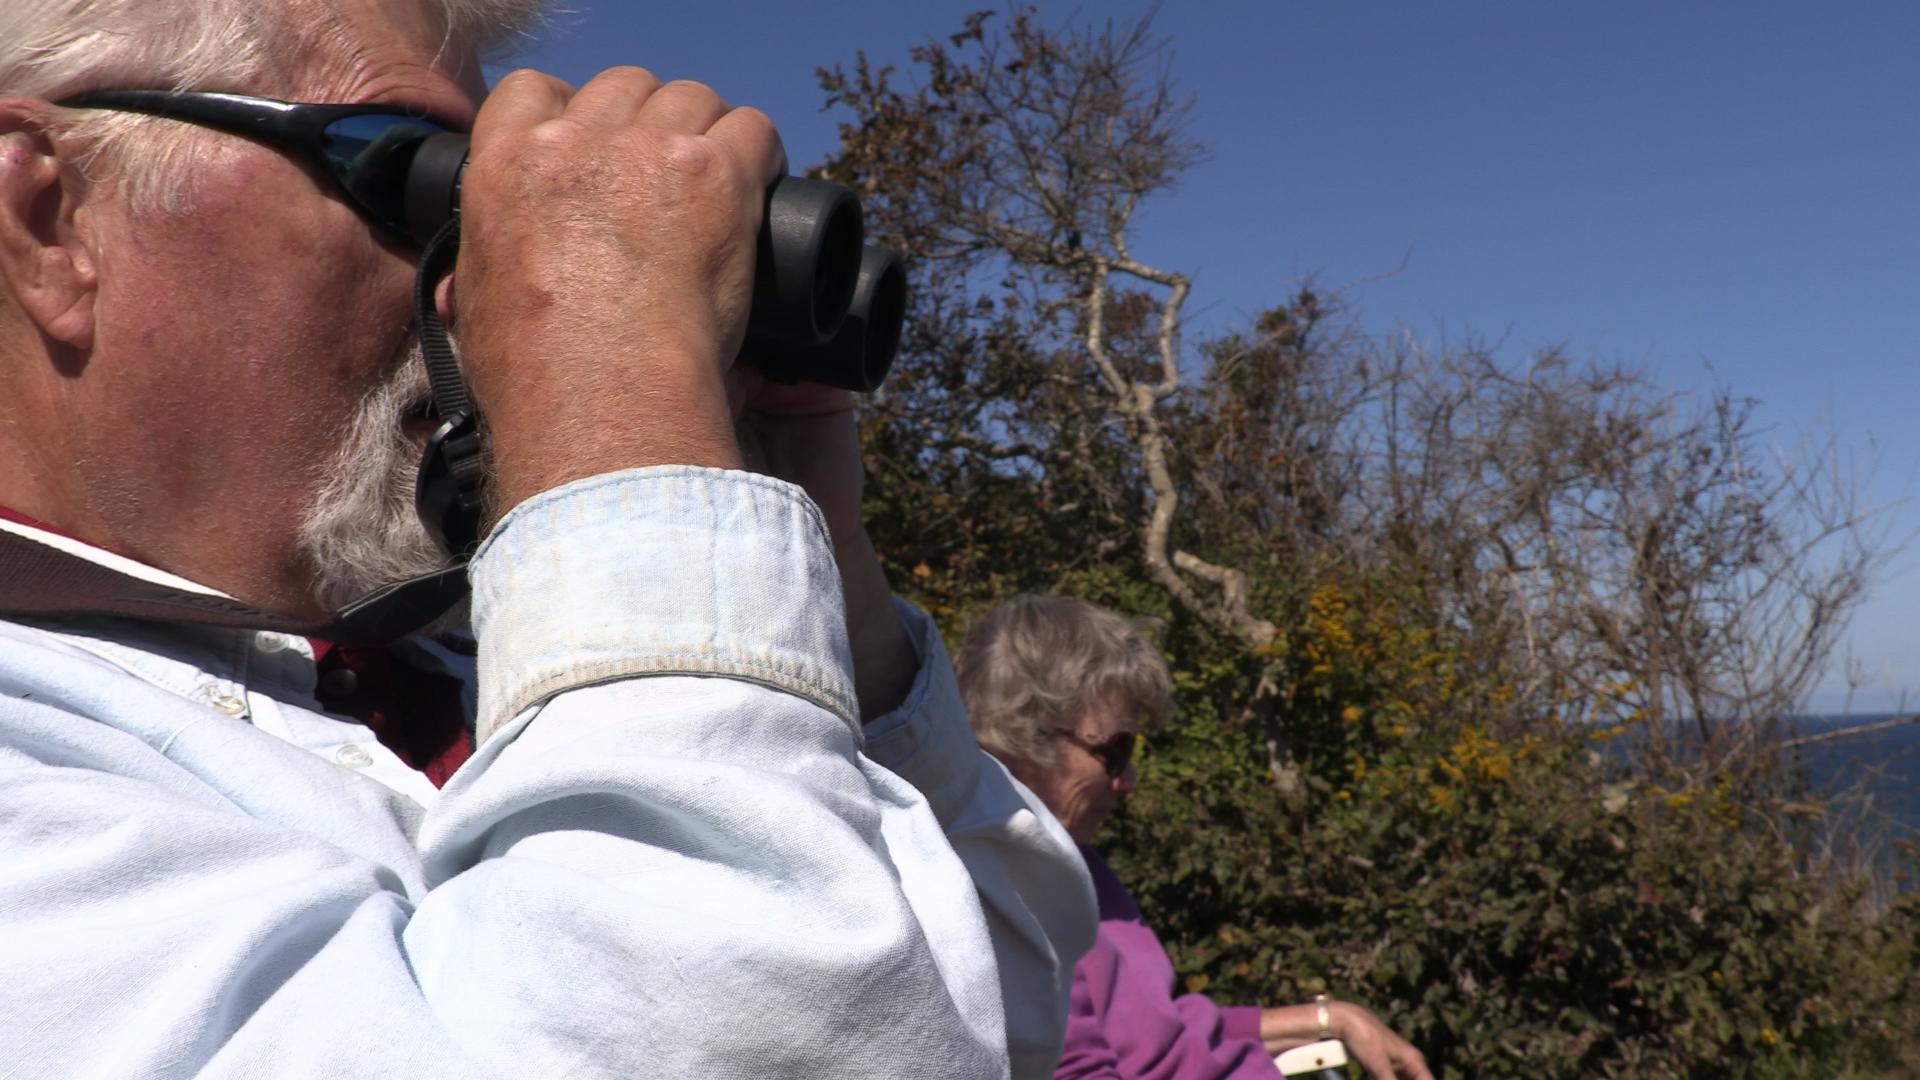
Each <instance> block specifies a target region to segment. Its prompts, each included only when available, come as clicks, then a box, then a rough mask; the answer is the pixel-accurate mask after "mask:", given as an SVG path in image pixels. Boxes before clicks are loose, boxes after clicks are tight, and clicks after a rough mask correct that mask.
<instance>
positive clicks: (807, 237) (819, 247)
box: [405, 132, 907, 393]
mask: <svg viewBox="0 0 1920 1080" xmlns="http://www.w3.org/2000/svg"><path fill="white" fill-rule="evenodd" d="M466 167H467V136H465V135H461V134H455V133H451V132H449V133H446V134H440V135H434V136H432V137H430V138H428V139H426V140H425V141H424V142H422V143H421V144H420V147H419V149H418V151H416V152H415V153H414V155H413V158H412V161H411V162H410V163H409V165H408V168H407V175H406V194H405V206H406V225H407V228H408V229H409V230H411V231H412V232H413V234H414V236H415V237H416V238H417V239H419V240H420V241H421V242H422V243H423V244H424V243H425V242H427V241H428V240H430V239H431V238H432V237H433V235H434V234H435V233H436V232H438V231H439V230H440V228H441V226H443V225H445V224H446V222H447V221H448V220H450V219H451V218H453V217H454V216H455V215H457V214H458V213H459V207H460V180H461V176H462V174H463V173H464V172H465V170H466ZM758 244H759V250H758V252H757V258H756V260H755V265H754V282H753V307H752V311H751V314H750V315H749V316H748V319H747V337H746V342H745V344H744V345H743V346H742V348H741V352H740V362H742V363H745V364H749V365H752V366H753V367H755V368H758V369H759V370H760V371H761V372H762V373H763V374H765V375H766V376H767V377H768V378H771V379H775V380H778V381H780V382H787V383H793V382H803V381H804V382H816V383H824V384H826V385H828V386H837V387H841V388H842V389H846V390H854V391H859V392H861V393H866V392H870V391H872V390H874V389H875V388H876V387H878V386H879V385H880V383H881V381H882V380H883V379H885V378H886V376H887V370H888V369H889V368H891V367H892V366H893V357H894V354H895V353H896V352H897V351H898V350H899V347H900V327H901V324H902V322H903V321H904V319H905V317H906V306H907V277H906V271H905V269H904V268H903V267H902V265H901V262H900V256H898V255H896V254H894V253H893V252H891V251H888V250H886V249H885V248H879V247H874V246H872V245H869V244H867V243H865V239H864V230H863V226H862V224H861V218H860V200H859V199H858V198H856V197H855V196H854V194H853V192H851V191H849V190H847V189H846V188H844V187H841V186H840V185H839V184H832V183H828V182H826V181H824V180H810V179H807V178H805V177H798V176H786V177H782V178H781V179H780V180H778V181H777V182H775V184H774V185H773V187H772V188H771V189H770V190H769V191H768V192H767V208H766V217H765V219H764V220H763V221H762V223H761V226H760V235H759V238H758Z"/></svg>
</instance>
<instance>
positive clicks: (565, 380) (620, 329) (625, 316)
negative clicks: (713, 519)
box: [453, 68, 786, 513]
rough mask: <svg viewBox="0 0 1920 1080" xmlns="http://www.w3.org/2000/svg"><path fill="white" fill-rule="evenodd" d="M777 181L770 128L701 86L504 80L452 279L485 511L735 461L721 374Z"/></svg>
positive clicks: (478, 157)
mask: <svg viewBox="0 0 1920 1080" xmlns="http://www.w3.org/2000/svg"><path fill="white" fill-rule="evenodd" d="M785 170H786V159H785V154H784V152H783V151H782V149H781V146H780V138H779V136H778V134H776V133H775V132H774V130H773V125H772V124H771V123H770V122H769V121H768V120H767V118H766V116H764V115H763V114H761V113H760V112H758V111H756V110H753V109H745V108H742V109H731V108H729V107H728V106H727V103H726V102H724V101H722V100H721V99H720V98H719V97H718V96H717V95H715V94H714V92H713V91H712V90H709V89H708V88H706V87H705V86H701V85H699V84H697V83H688V82H673V83H667V84H665V85H662V84H661V83H660V82H659V80H657V79H655V78H654V77H653V76H652V75H651V74H649V73H648V72H646V71H643V70H641V69H639V68H615V69H612V70H610V71H607V72H605V73H603V74H601V75H600V76H598V77H597V78H595V79H594V80H593V81H592V82H589V83H588V84H587V85H586V86H584V87H582V88H580V89H579V90H578V91H577V92H576V91H574V90H573V89H572V88H571V87H569V86H568V85H567V84H565V83H563V82H561V81H559V80H558V79H554V78H552V77H550V76H547V75H542V74H540V73H538V72H533V71H516V72H514V73H512V74H511V75H508V76H507V77H506V78H505V79H502V80H501V81H500V84H499V85H498V87H496V88H495V90H494V91H493V93H492V94H491V95H490V96H489V97H488V98H487V101H486V104H485V105H484V106H483V107H482V108H481V110H480V114H479V118H478V120H477V121H476V122H475V124H474V130H473V139H472V144H471V159H470V164H469V165H468V168H467V173H466V179H465V182H464V186H463V194H462V213H461V219H462V244H461V250H460V259H459V264H458V269H457V271H456V274H455V279H454V286H453V304H454V305H455V307H456V315H457V317H458V320H459V331H460V341H461V346H462V351H461V360H462V368H463V369H464V372H465V374H466V376H467V381H468V383H469V385H470V386H471V387H472V389H473V394H474V398H475V401H476V404H477V405H479V407H480V409H481V412H482V413H483V414H484V415H485V416H486V418H487V426H488V431H489V434H490V438H491V440H492V445H493V464H494V472H495V481H494V508H495V511H496V512H497V513H504V512H506V511H507V510H509V509H511V508H512V507H513V506H515V505H517V504H518V503H519V502H521V501H522V500H524V499H526V498H527V497H529V496H531V495H534V494H537V493H539V492H541V491H545V490H547V489H550V488H553V487H557V486H559V485H561V484H564V483H567V482H568V481H571V480H576V479H579V478H581V477H585V476H591V475H595V474H598V473H604V472H611V471H614V470H618V469H624V468H633V467H637V466H643V465H660V464H689V465H709V466H718V467H738V466H739V465H740V463H741V459H740V455H739V449H738V446H737V444H736V443H735V441H734V432H733V425H732V422H731V417H730V416H729V413H728V402H727V396H726V389H725V387H724V385H723V382H722V379H723V375H724V373H725V371H726V370H727V368H728V366H729V365H730V364H731V363H732V360H733V357H734V355H735V354H736V353H737V352H738V350H739V345H740V341H741V337H742V335H743V334H744V332H745V327H746V319H747V311H748V307H749V304H750V302H751V298H752V291H753V260H754V237H755V234H756V232H757V231H758V230H759V228H760V222H761V217H762V215H763V213H764V210H765V203H766V193H767V189H768V188H769V187H770V186H771V185H772V184H773V182H774V181H775V180H776V179H777V178H778V177H779V176H780V175H782V174H783V173H784V172H785Z"/></svg>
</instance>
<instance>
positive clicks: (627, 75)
mask: <svg viewBox="0 0 1920 1080" xmlns="http://www.w3.org/2000/svg"><path fill="white" fill-rule="evenodd" d="M598 77H599V78H602V79H614V80H624V81H629V82H631V81H641V82H659V81H660V80H659V79H657V78H655V77H654V74H653V72H651V71H649V70H647V69H646V68H643V67H641V66H639V65H638V64H616V65H614V66H613V67H610V68H608V69H607V70H605V71H603V72H601V73H600V74H599V76H598Z"/></svg>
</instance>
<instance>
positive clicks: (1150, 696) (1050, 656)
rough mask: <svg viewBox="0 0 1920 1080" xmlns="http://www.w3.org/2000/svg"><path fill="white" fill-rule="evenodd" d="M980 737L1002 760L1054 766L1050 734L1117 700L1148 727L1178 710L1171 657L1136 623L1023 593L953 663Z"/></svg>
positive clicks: (981, 627)
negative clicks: (1168, 665) (1093, 709)
mask: <svg viewBox="0 0 1920 1080" xmlns="http://www.w3.org/2000/svg"><path fill="white" fill-rule="evenodd" d="M954 667H955V669H956V671H957V673H958V675H959V677H960V696H961V698H962V699H963V700H964V701H965V702H966V706H967V716H968V718H969V719H970V720H971V721H972V723H973V732H974V736H975V737H976V738H978V739H979V740H980V745H981V746H983V747H985V748H986V749H987V751H988V752H989V753H992V754H993V755H994V756H995V757H998V758H1000V759H1002V760H1017V761H1026V762H1031V763H1033V764H1036V765H1051V764H1052V763H1053V761H1054V755H1055V754H1056V753H1057V751H1058V748H1057V747H1056V746H1055V745H1054V740H1053V739H1052V738H1051V737H1050V736H1051V735H1052V734H1053V733H1054V732H1057V731H1062V730H1067V729H1070V728H1071V727H1072V726H1073V725H1074V724H1075V723H1076V722H1077V721H1078V719H1079V717H1080V715H1081V713H1083V712H1084V711H1085V710H1087V709H1088V708H1091V707H1093V706H1096V705H1099V704H1101V703H1103V702H1109V701H1117V702H1119V704H1120V707H1122V708H1124V709H1130V710H1132V711H1134V712H1135V713H1137V714H1139V715H1140V716H1141V720H1142V726H1143V727H1149V726H1153V725H1157V724H1159V723H1161V722H1163V721H1164V720H1165V719H1166V718H1167V717H1168V716H1169V715H1170V714H1171V713H1172V712H1173V686H1172V680H1171V677H1170V676H1169V674H1168V672H1167V661H1166V657H1164V656H1162V655H1160V650H1159V649H1157V648H1155V647H1154V645H1153V643H1152V642H1150V641H1148V640H1147V637H1146V635H1145V634H1144V633H1142V632H1141V628H1140V626H1139V624H1137V623H1135V622H1133V621H1132V620H1129V619H1127V618H1125V617H1124V616H1121V615H1119V614H1116V613H1115V612H1112V611H1109V610H1107V609H1106V608H1103V607H1098V606H1096V605H1093V604H1089V603H1087V602H1085V601H1083V600H1073V599H1069V598H1067V597H1058V596H1016V597H1014V598H1013V599H1011V600H1008V601H1007V602H1006V603H1003V604H1001V605H1000V606H999V607H996V608H994V609H993V610H992V611H990V612H988V613H987V615H986V616H985V617H984V618H982V619H981V620H980V621H979V622H978V623H977V624H975V626H974V627H973V629H972V631H971V632H969V633H968V634H967V639H966V641H965V642H964V643H963V644H962V645H961V646H960V652H959V653H958V655H956V656H955V657H954Z"/></svg>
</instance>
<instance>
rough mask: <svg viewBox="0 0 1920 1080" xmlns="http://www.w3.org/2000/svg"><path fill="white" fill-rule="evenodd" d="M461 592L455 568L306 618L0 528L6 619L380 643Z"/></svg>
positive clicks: (432, 615)
mask: <svg viewBox="0 0 1920 1080" xmlns="http://www.w3.org/2000/svg"><path fill="white" fill-rule="evenodd" d="M466 592H467V570H466V567H465V566H464V565H463V566H454V567H450V568H448V569H446V570H442V571H440V572H439V573H435V574H428V575H426V576H424V577H417V578H414V579H412V580H411V581H404V582H401V583H399V584H397V585H390V586H388V587H387V588H384V589H381V590H380V591H378V592H376V593H373V594H372V595H370V596H367V597H365V598H363V599H361V600H359V601H357V602H355V603H354V604H352V605H350V606H348V607H347V608H345V609H344V610H342V611H339V612H336V613H335V614H334V615H333V616H332V617H331V618H328V619H323V620H320V621H317V622H305V621H302V620H299V619H289V618H287V617H285V616H283V615H275V614H272V613H270V612H265V611H260V610H258V609H256V608H252V607H248V606H247V605H246V604H243V603H241V602H239V601H238V600H229V599H227V598H226V597H223V596H209V595H207V594H205V593H198V592H192V591H189V590H186V589H176V588H172V587H170V586H166V585H157V584H154V583H153V582H150V581H143V580H141V579H140V578H137V577H134V576H132V575H130V574H124V573H121V572H120V571H118V570H113V569H110V568H108V567H105V566H102V565H100V564H99V563H96V562H93V561H92V560H90V559H86V558H83V557H82V556H79V555H75V554H72V553H70V552H67V551H63V550H61V549H60V548H57V547H54V546H52V545H50V544H45V543H41V542H40V541H38V540H35V539H33V538H31V537H27V536H22V535H20V534H18V533H14V532H10V531H7V530H4V529H0V615H5V616H24V617H27V618H67V617H73V616H82V615H110V616H117V617H119V618H125V619H139V620H142V621H145V622H173V623H198V624H201V625H206V626H229V627H235V628H240V629H248V630H277V631H279V632H281V633H284V634H297V635H299V636H301V637H311V638H320V639H322V640H325V641H335V642H339V643H340V644H343V645H382V644H385V643H387V642H390V641H395V640H397V639H399V638H402V637H405V636H406V635H408V634H410V633H412V632H413V631H415V630H418V629H420V628H421V627H423V626H425V625H427V624H428V623H430V622H432V621H433V620H435V619H437V618H439V617H440V616H441V615H444V614H446V612H447V611H448V609H450V608H452V607H453V605H455V604H457V603H459V602H460V600H461V598H462V597H464V596H465V595H466Z"/></svg>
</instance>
